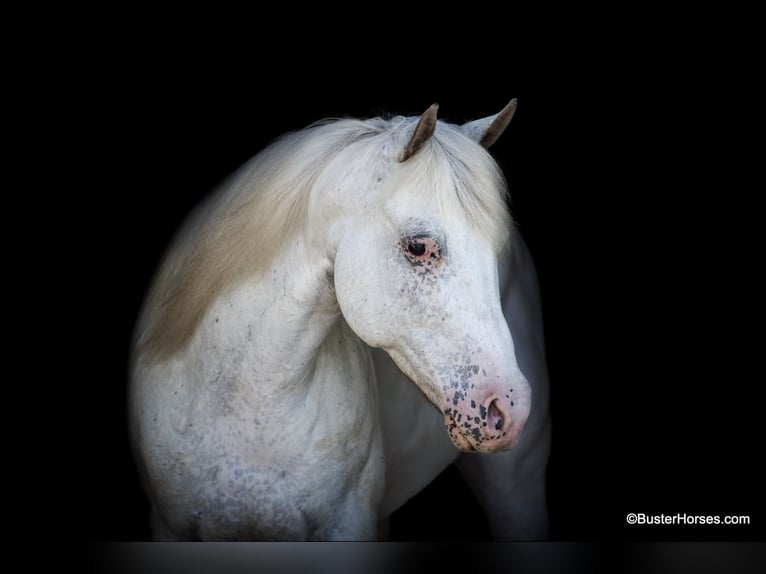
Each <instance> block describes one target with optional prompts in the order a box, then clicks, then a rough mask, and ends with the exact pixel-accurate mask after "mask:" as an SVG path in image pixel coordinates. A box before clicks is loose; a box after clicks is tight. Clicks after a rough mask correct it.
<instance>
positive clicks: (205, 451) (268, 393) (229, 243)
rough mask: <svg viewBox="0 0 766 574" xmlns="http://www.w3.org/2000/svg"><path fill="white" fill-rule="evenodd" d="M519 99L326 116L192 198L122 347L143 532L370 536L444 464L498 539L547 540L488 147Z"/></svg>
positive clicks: (537, 385)
mask: <svg viewBox="0 0 766 574" xmlns="http://www.w3.org/2000/svg"><path fill="white" fill-rule="evenodd" d="M515 108H516V101H515V100H513V101H511V102H510V103H509V104H508V106H506V107H505V108H504V109H503V110H502V111H501V112H500V113H499V114H497V115H495V116H491V117H488V118H484V119H482V120H476V121H473V122H469V123H467V124H464V125H462V126H458V125H453V124H449V123H445V122H442V121H440V120H437V117H436V114H437V106H436V104H434V105H433V106H431V107H430V108H429V109H428V110H427V111H426V112H425V113H424V114H423V115H422V116H421V117H420V118H418V117H411V118H405V117H396V118H393V119H381V118H375V119H371V120H368V121H362V120H355V119H343V120H333V121H325V122H320V123H318V124H315V125H313V126H310V127H309V128H306V129H305V130H302V131H298V132H296V133H293V134H290V135H287V136H285V137H283V138H282V139H280V140H278V141H277V142H276V143H274V144H273V145H271V146H270V147H268V148H267V149H266V150H265V151H263V152H262V153H260V154H259V155H257V156H256V157H255V158H254V159H253V160H251V162H249V163H248V164H246V165H245V166H244V167H243V168H242V169H241V170H240V171H239V172H238V173H237V174H236V175H235V176H234V177H233V178H232V179H231V180H230V181H229V182H228V183H227V185H225V186H224V187H223V188H222V189H221V191H220V192H219V193H217V194H215V195H214V196H213V197H212V198H211V199H210V200H209V201H208V202H207V203H206V204H204V205H203V206H201V207H200V208H199V209H198V210H197V212H195V214H193V216H192V217H191V218H190V220H189V221H188V222H187V224H186V225H185V227H184V228H183V230H182V231H181V233H180V234H179V236H178V237H177V239H176V241H175V242H174V244H173V245H172V247H171V249H170V250H169V252H168V255H167V257H166V260H165V262H164V264H163V265H162V267H161V269H160V271H159V273H158V275H157V277H156V278H155V281H154V284H153V287H152V289H151V291H150V293H149V296H148V298H147V301H146V303H145V306H144V309H143V311H142V314H141V317H140V318H139V321H138V325H137V328H136V336H135V341H134V348H133V359H132V374H131V381H130V389H129V405H130V406H129V416H130V424H131V439H132V444H133V448H134V452H135V456H136V459H137V464H138V467H139V472H140V475H141V479H142V482H143V485H144V488H145V490H146V492H147V494H148V497H149V499H150V502H151V509H152V512H151V522H152V533H153V537H154V538H155V539H158V540H173V539H176V540H178V539H192V540H223V539H227V540H228V539H250V540H369V539H375V538H376V537H377V536H378V535H379V533H385V529H383V530H381V529H380V528H381V527H384V525H385V519H386V517H387V516H389V515H390V514H391V513H392V512H394V511H395V510H396V509H397V508H399V507H400V506H401V505H402V504H404V503H405V502H406V501H407V500H408V499H409V498H411V497H413V496H414V495H415V494H417V493H418V492H419V491H420V490H422V489H423V488H424V487H425V486H427V485H428V484H429V482H431V481H432V480H433V479H434V478H435V477H436V476H437V475H438V474H439V473H441V472H442V471H443V470H444V469H445V468H446V467H447V466H448V465H449V464H451V463H453V462H456V463H457V465H458V468H459V469H460V471H461V473H462V475H463V477H464V478H465V479H466V481H467V482H468V484H469V486H470V487H471V488H472V490H473V492H474V494H475V495H476V497H477V500H478V502H479V503H480V505H481V506H482V507H483V508H484V510H485V511H486V513H487V517H488V520H489V524H490V527H491V530H492V533H493V536H494V537H496V538H498V539H508V538H517V539H518V538H533V539H539V538H544V537H545V536H546V534H547V509H546V501H545V469H546V465H547V460H548V453H549V436H550V424H549V417H548V380H547V371H546V364H545V356H544V347H543V338H542V321H541V315H540V303H539V295H538V288H537V280H536V276H535V271H534V268H533V264H532V261H531V259H530V256H529V253H528V251H527V248H526V246H525V245H524V243H523V242H522V240H521V237H520V236H519V235H518V234H516V233H513V232H512V224H511V220H510V215H509V211H508V207H507V202H506V186H505V180H504V178H503V176H502V173H501V170H500V169H499V167H498V166H497V164H496V163H495V161H494V160H493V159H492V157H491V156H490V155H489V153H488V152H487V151H486V148H488V147H489V146H490V145H491V144H492V143H494V141H495V140H496V139H497V138H498V137H499V136H500V134H501V133H502V132H503V131H504V130H505V128H506V127H507V125H508V123H509V122H510V120H511V117H512V115H513V113H514V111H515ZM509 327H510V328H509ZM517 361H518V362H517ZM405 375H406V376H405ZM522 429H523V430H522ZM511 448H512V450H509V449H511ZM461 453H465V454H461ZM382 525H383V526H382Z"/></svg>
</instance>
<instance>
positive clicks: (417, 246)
mask: <svg viewBox="0 0 766 574" xmlns="http://www.w3.org/2000/svg"><path fill="white" fill-rule="evenodd" d="M407 251H409V252H410V255H415V256H418V255H423V254H424V253H425V252H426V245H425V243H420V242H416V241H409V242H408V243H407Z"/></svg>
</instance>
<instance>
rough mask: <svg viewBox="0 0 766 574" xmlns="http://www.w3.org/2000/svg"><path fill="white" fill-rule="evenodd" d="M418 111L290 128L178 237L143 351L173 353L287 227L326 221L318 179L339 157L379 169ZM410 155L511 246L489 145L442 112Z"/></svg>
mask: <svg viewBox="0 0 766 574" xmlns="http://www.w3.org/2000/svg"><path fill="white" fill-rule="evenodd" d="M416 120H417V118H401V117H400V118H394V119H391V120H387V119H382V118H373V119H370V120H357V119H339V120H324V121H322V122H318V123H316V124H313V125H312V126H309V127H308V128H306V129H304V130H301V131H297V132H293V133H291V134H287V135H285V136H283V137H282V138H280V139H278V140H277V141H276V142H275V143H273V144H272V145H270V146H269V147H267V148H266V149H265V150H263V151H262V152H261V153H259V154H258V155H257V156H256V157H255V158H253V159H252V160H251V161H250V162H248V163H247V164H245V165H244V166H243V167H242V168H241V169H240V170H239V171H238V172H237V173H236V174H235V175H234V176H233V177H231V178H230V179H229V181H228V182H227V183H226V184H224V185H223V186H222V187H221V189H219V190H218V191H217V192H216V193H215V194H213V196H212V197H211V198H210V199H209V200H208V201H207V202H205V203H203V205H201V206H200V207H199V208H198V209H197V210H196V212H195V213H194V214H192V216H191V217H190V218H189V220H188V221H187V223H186V224H185V225H184V226H183V227H182V229H181V231H180V232H179V233H178V235H177V236H176V238H175V240H174V241H173V244H172V245H171V248H170V249H169V251H168V253H167V255H166V256H165V260H164V262H163V264H162V267H161V269H160V271H159V273H158V274H157V276H156V277H155V280H154V283H153V286H152V288H151V290H150V292H149V296H148V298H147V301H146V303H145V305H144V309H143V312H142V317H141V319H140V320H139V325H138V329H137V332H136V335H137V340H136V344H135V351H137V352H138V353H139V354H142V355H143V358H144V359H153V360H163V359H167V358H169V357H172V356H173V355H174V354H175V353H176V352H178V351H180V350H181V349H183V348H184V347H185V345H186V343H187V342H188V341H189V339H190V338H191V336H192V335H193V333H194V331H195V329H196V327H197V325H198V324H199V322H200V320H201V319H202V317H203V315H204V313H205V311H206V309H207V308H208V307H209V305H210V304H211V303H212V302H213V301H215V300H216V299H217V298H218V297H220V296H221V294H222V293H224V292H225V290H226V289H229V288H231V287H232V286H234V285H236V284H238V283H239V282H241V281H243V280H245V279H247V278H249V277H257V276H259V275H260V274H262V273H263V272H265V271H266V270H267V269H269V266H270V264H271V263H272V262H273V261H274V260H275V258H276V257H277V256H278V255H279V253H280V251H281V249H282V248H283V243H284V242H283V238H284V237H285V236H290V235H291V234H292V233H293V232H296V231H298V230H300V229H305V228H308V227H309V226H311V225H312V224H313V225H316V224H317V223H312V221H311V219H312V218H311V215H312V214H311V210H310V209H309V205H310V204H311V205H313V204H314V203H312V201H313V202H316V201H321V197H318V198H317V197H315V196H317V195H318V194H321V193H322V188H321V186H318V185H316V183H317V180H318V179H319V178H320V176H322V175H323V174H324V173H325V172H326V170H328V169H329V168H328V166H329V165H331V164H338V163H341V164H344V165H347V164H348V162H366V167H369V169H368V170H366V171H367V173H369V174H374V173H376V170H375V166H376V165H381V164H382V163H383V160H384V159H386V158H389V159H390V158H391V157H393V156H392V153H393V151H392V150H395V149H400V148H401V147H403V145H404V142H405V138H406V136H407V132H408V131H409V130H410V129H411V127H412V124H413V122H414V121H416ZM336 160H343V161H336ZM406 163H407V170H408V171H407V174H408V175H409V177H411V182H412V183H413V184H415V185H417V186H419V187H422V188H423V189H424V190H428V189H429V188H430V189H433V193H435V194H436V197H437V199H438V202H439V206H440V208H441V209H442V211H443V212H445V213H452V214H457V213H459V214H462V215H461V216H462V217H466V218H467V219H468V220H469V222H470V223H471V224H473V225H474V226H475V227H476V228H477V229H479V230H481V231H482V232H483V233H485V234H486V235H487V236H488V237H489V238H490V239H491V240H492V241H493V243H494V244H495V245H496V247H497V250H498V251H500V250H501V249H502V247H503V246H504V245H505V243H506V242H507V240H508V234H509V232H510V214H509V211H508V204H507V198H506V196H507V193H506V188H505V180H504V178H503V176H502V173H501V171H500V169H499V167H498V166H497V164H496V163H495V162H494V161H493V160H492V159H491V157H490V156H489V155H488V154H487V153H486V151H485V150H484V149H483V148H482V147H481V146H479V145H478V144H476V143H475V142H473V141H472V140H471V139H470V138H468V137H467V136H466V135H465V134H463V133H462V132H461V131H460V130H459V128H458V127H457V126H454V125H451V124H446V123H442V122H440V123H439V126H438V129H437V130H436V132H435V134H434V137H433V138H431V139H430V140H429V141H428V142H427V144H426V145H425V146H424V147H423V149H422V150H420V152H419V153H418V154H416V155H415V156H413V157H412V158H411V159H409V160H408V161H407V162H406ZM360 183H361V182H360ZM360 188H361V189H359V193H364V185H361V186H360ZM426 192H427V191H426Z"/></svg>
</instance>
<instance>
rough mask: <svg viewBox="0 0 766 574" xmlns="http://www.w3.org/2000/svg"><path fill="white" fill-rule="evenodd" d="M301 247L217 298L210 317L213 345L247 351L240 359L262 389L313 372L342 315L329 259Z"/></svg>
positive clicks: (294, 381) (292, 381)
mask: <svg viewBox="0 0 766 574" xmlns="http://www.w3.org/2000/svg"><path fill="white" fill-rule="evenodd" d="M300 252H301V249H300V246H299V245H296V246H295V249H294V250H293V251H292V252H291V253H289V254H288V255H287V256H285V257H283V258H279V259H278V261H277V262H276V263H275V264H274V265H273V266H272V268H271V269H270V270H269V271H267V272H265V273H262V274H261V276H260V277H259V278H258V279H257V280H253V281H248V282H245V283H243V284H242V285H241V286H239V287H238V288H236V289H234V290H233V291H232V292H231V293H230V294H229V295H226V296H224V297H222V298H221V299H219V301H218V302H217V304H216V305H215V307H216V312H215V313H216V316H215V318H212V317H211V318H210V319H209V321H210V320H212V321H213V323H211V322H208V325H209V327H211V328H212V332H211V335H212V339H211V344H215V345H217V346H219V347H220V346H221V345H223V347H224V348H226V347H228V348H229V349H231V350H232V352H233V353H236V354H238V353H243V355H242V356H241V357H237V360H242V361H243V363H244V364H245V365H246V368H247V369H248V370H249V371H251V372H252V373H253V375H254V377H253V380H254V383H255V384H258V385H259V386H260V390H261V391H262V390H264V389H266V388H268V387H276V388H283V389H284V388H289V387H290V386H291V385H296V384H300V383H302V382H303V381H304V380H305V379H306V377H308V376H310V374H311V372H312V370H313V368H314V366H313V363H314V361H315V359H316V357H317V354H318V353H319V351H320V349H321V346H322V344H323V342H324V340H325V339H326V338H327V336H328V335H329V334H330V332H331V331H332V330H333V329H334V328H335V327H336V325H337V323H338V321H339V320H340V310H339V309H338V305H337V301H336V300H335V296H334V294H333V291H332V283H331V276H330V274H329V272H330V267H329V262H327V261H323V260H322V259H321V257H320V258H317V260H315V261H314V262H309V261H308V260H307V259H308V257H307V256H306V255H305V254H301V253H300ZM317 261H318V262H317ZM217 319H218V320H219V323H218V324H216V323H215V321H216V320H217ZM222 323H223V324H222ZM219 325H220V326H219ZM216 327H218V328H216ZM221 339H223V340H221ZM227 339H228V340H227Z"/></svg>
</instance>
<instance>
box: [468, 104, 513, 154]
mask: <svg viewBox="0 0 766 574" xmlns="http://www.w3.org/2000/svg"><path fill="white" fill-rule="evenodd" d="M516 103H517V102H516V98H513V99H512V100H511V101H510V102H508V105H507V106H505V107H504V108H503V109H502V110H500V113H498V114H495V115H494V116H489V117H486V118H482V119H480V120H474V121H472V122H468V123H465V124H463V125H462V126H460V129H461V130H462V131H463V133H464V134H465V135H467V136H468V137H470V138H471V139H472V140H474V141H477V142H479V144H481V145H482V146H483V147H485V148H488V147H489V146H491V145H492V144H493V143H495V142H496V141H497V138H499V137H500V136H501V135H503V132H504V131H505V128H507V127H508V124H510V123H511V118H513V113H514V112H515V111H516Z"/></svg>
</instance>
